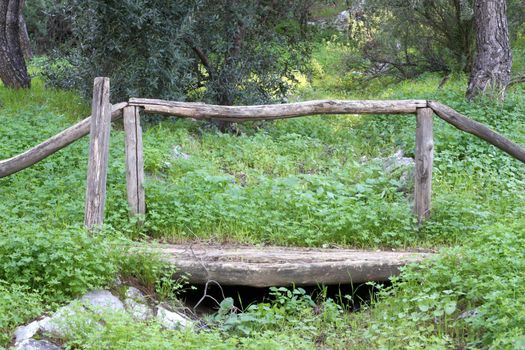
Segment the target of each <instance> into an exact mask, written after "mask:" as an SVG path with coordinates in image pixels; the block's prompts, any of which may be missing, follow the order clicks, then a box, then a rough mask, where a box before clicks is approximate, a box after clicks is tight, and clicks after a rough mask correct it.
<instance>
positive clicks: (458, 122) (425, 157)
mask: <svg viewBox="0 0 525 350" xmlns="http://www.w3.org/2000/svg"><path fill="white" fill-rule="evenodd" d="M109 89H110V88H109V79H108V78H96V79H95V83H94V90H93V104H92V115H91V116H90V117H88V118H86V119H84V120H82V121H81V122H79V123H77V124H75V125H73V126H72V127H70V128H68V129H66V130H64V131H62V132H61V133H59V134H57V135H55V136H54V137H52V138H50V139H48V140H46V141H44V142H42V143H41V144H39V145H37V146H35V147H33V148H31V149H29V150H28V151H26V152H24V153H21V154H19V155H17V156H14V157H12V158H9V159H6V160H2V161H0V178H2V177H5V176H9V175H11V174H13V173H15V172H17V171H20V170H22V169H25V168H27V167H29V166H31V165H33V164H35V163H37V162H39V161H41V160H42V159H44V158H46V157H48V156H50V155H51V154H53V153H55V152H57V151H58V150H60V149H62V148H64V147H66V146H68V145H69V144H71V143H73V142H75V141H76V140H78V139H80V138H81V137H83V136H85V135H87V134H88V133H89V134H90V152H89V163H88V164H89V165H88V175H87V186H86V209H85V225H86V226H87V227H88V228H92V227H94V226H98V225H101V224H102V222H103V218H104V205H105V196H106V177H107V158H108V152H109V133H110V128H111V121H115V120H117V119H119V118H121V117H123V118H124V130H125V133H126V138H125V141H126V142H125V145H126V146H125V147H126V183H127V197H128V205H129V209H130V213H131V214H132V215H142V214H145V210H146V205H145V193H144V160H143V148H142V130H141V126H140V113H141V112H143V113H154V114H163V115H170V116H176V117H182V118H193V119H207V120H209V119H212V120H213V119H215V120H225V121H234V122H244V121H251V120H274V119H285V118H294V117H302V116H308V115H321V114H414V115H415V116H416V153H415V162H416V171H415V193H414V213H415V215H416V216H417V219H418V222H419V223H421V222H423V221H424V220H425V219H426V218H428V217H429V215H430V210H431V194H432V163H433V159H434V142H433V135H432V119H433V115H434V113H435V114H436V115H437V116H438V117H440V118H441V119H443V120H444V121H446V122H447V123H450V124H452V125H454V126H455V127H456V128H458V129H460V130H462V131H465V132H468V133H470V134H473V135H475V136H477V137H479V138H481V139H483V140H485V141H487V142H489V143H491V144H492V145H494V146H496V147H498V148H499V149H501V150H502V151H504V152H506V153H508V154H509V155H511V156H512V157H514V158H516V159H518V160H520V161H522V162H523V163H525V149H524V148H523V147H522V146H520V145H518V144H516V143H514V142H512V141H510V140H508V139H507V138H505V137H504V136H502V135H500V134H498V133H496V132H495V131H493V130H491V129H489V128H488V127H486V126H485V125H483V124H481V123H478V122H476V121H474V120H471V119H469V118H467V117H465V116H463V115H461V114H460V113H458V112H456V111H455V110H453V109H452V108H450V107H447V106H445V105H443V104H441V103H439V102H435V101H426V100H383V101H379V100H366V101H335V100H321V101H308V102H298V103H287V104H277V105H260V106H217V105H207V104H203V103H189V102H173V101H163V100H154V99H141V98H132V99H130V100H129V102H122V103H118V104H115V105H113V106H112V105H111V104H110V103H109Z"/></svg>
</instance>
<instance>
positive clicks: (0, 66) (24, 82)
mask: <svg viewBox="0 0 525 350" xmlns="http://www.w3.org/2000/svg"><path fill="white" fill-rule="evenodd" d="M23 6H24V1H23V0H3V1H1V2H0V79H1V80H2V82H3V83H4V85H5V86H7V87H10V88H15V89H19V88H29V87H30V86H31V79H30V78H29V75H28V73H27V67H26V64H25V61H24V50H23V47H24V45H25V44H27V43H23V42H22V41H23V40H21V38H22V39H23V38H24V35H23V34H24V33H23V32H22V31H23V29H21V26H23V23H24V22H23V21H21V19H22V18H23V17H22V9H23ZM26 47H28V46H26Z"/></svg>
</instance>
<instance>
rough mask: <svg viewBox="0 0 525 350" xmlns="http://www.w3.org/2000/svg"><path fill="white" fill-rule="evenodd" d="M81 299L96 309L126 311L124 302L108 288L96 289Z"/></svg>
mask: <svg viewBox="0 0 525 350" xmlns="http://www.w3.org/2000/svg"><path fill="white" fill-rule="evenodd" d="M80 301H81V302H83V303H84V304H85V305H86V306H92V307H93V308H94V309H95V310H94V311H98V312H100V311H102V310H110V311H124V304H123V303H122V301H120V299H119V298H117V297H116V296H114V295H113V294H111V292H110V291H108V290H96V291H93V292H89V293H87V294H85V295H84V296H83V297H82V298H80Z"/></svg>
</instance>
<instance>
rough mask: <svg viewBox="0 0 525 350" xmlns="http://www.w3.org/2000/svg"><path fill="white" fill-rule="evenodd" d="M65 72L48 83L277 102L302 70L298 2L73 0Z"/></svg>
mask: <svg viewBox="0 0 525 350" xmlns="http://www.w3.org/2000/svg"><path fill="white" fill-rule="evenodd" d="M71 7H72V12H73V13H83V14H84V15H83V16H72V17H71V22H72V32H73V37H74V42H75V43H76V45H74V46H73V47H72V48H71V49H68V50H66V52H64V53H63V54H62V56H61V58H65V59H66V60H67V61H68V62H69V64H70V69H67V70H62V71H57V70H56V68H57V67H56V66H50V67H49V68H48V71H47V72H48V73H47V75H48V78H50V79H51V80H52V83H54V84H55V85H58V86H62V87H70V86H75V87H77V88H80V89H81V91H83V92H84V94H85V95H89V94H90V91H91V84H92V81H93V78H94V77H95V76H108V77H110V78H111V82H112V98H113V100H114V101H122V100H125V99H127V98H128V97H130V96H132V97H152V98H164V99H172V100H185V99H190V100H196V99H197V100H205V101H209V102H214V103H219V104H234V103H235V104H238V103H255V102H267V101H270V100H274V99H279V98H282V97H283V96H284V95H285V94H286V93H287V91H288V90H289V88H290V87H291V86H292V85H293V83H294V81H295V76H294V73H295V72H296V71H297V70H305V69H306V68H307V66H306V64H307V63H308V53H309V49H308V46H307V45H306V43H305V38H306V32H305V31H306V27H305V24H306V17H305V16H306V15H307V6H306V5H305V4H304V3H303V2H302V1H291V2H286V3H284V2H275V1H260V2H245V1H234V2H232V1H209V0H185V1H177V2H169V3H166V2H165V1H158V0H126V1H100V0H90V1H84V0H82V1H80V0H79V1H73V2H71Z"/></svg>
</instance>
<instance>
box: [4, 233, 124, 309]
mask: <svg viewBox="0 0 525 350" xmlns="http://www.w3.org/2000/svg"><path fill="white" fill-rule="evenodd" d="M117 271H118V261H117V254H116V253H115V252H114V247H113V245H112V244H111V243H110V242H109V241H108V240H107V238H106V237H104V236H103V235H95V236H92V235H90V234H88V233H87V232H86V231H85V230H84V229H75V228H70V229H64V230H60V229H54V230H42V229H40V228H38V227H30V226H29V227H18V228H17V230H16V232H13V233H11V232H5V231H4V232H2V233H0V280H4V281H5V282H6V283H9V284H13V285H23V286H25V287H26V288H28V289H29V290H31V291H34V292H37V293H39V294H41V295H42V296H43V297H44V298H45V299H46V300H48V301H51V302H64V301H67V300H68V299H69V298H71V297H74V296H78V295H80V294H81V293H84V292H86V291H88V290H90V289H94V288H98V287H101V286H105V285H108V284H109V283H110V282H112V281H113V280H114V278H115V276H116V273H117Z"/></svg>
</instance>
